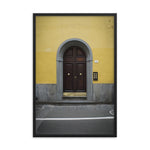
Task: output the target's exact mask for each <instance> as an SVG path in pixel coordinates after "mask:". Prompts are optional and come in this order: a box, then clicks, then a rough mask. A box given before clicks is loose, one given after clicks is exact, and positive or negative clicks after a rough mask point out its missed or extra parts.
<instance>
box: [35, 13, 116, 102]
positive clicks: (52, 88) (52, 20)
mask: <svg viewBox="0 0 150 150" xmlns="http://www.w3.org/2000/svg"><path fill="white" fill-rule="evenodd" d="M66 93H67V94H66ZM70 93H71V94H72V95H71V94H70ZM65 94H66V95H65ZM69 94H70V95H71V96H67V95H69ZM67 98H69V99H67ZM73 98H75V101H78V100H80V101H82V100H83V101H87V102H102V103H112V102H113V100H114V16H36V99H37V101H39V102H58V101H59V102H63V101H65V100H66V99H67V100H69V101H71V100H72V99H73Z"/></svg>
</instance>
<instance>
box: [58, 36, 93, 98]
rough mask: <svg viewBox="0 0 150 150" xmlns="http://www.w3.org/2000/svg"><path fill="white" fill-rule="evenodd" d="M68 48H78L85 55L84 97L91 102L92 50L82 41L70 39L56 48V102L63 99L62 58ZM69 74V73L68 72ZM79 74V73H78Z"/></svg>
mask: <svg viewBox="0 0 150 150" xmlns="http://www.w3.org/2000/svg"><path fill="white" fill-rule="evenodd" d="M70 47H78V48H79V49H80V50H81V51H82V52H83V53H84V54H85V64H86V67H85V68H86V72H85V76H86V77H85V78H86V83H85V86H86V88H85V89H86V93H87V94H86V95H87V100H93V81H92V71H93V69H92V67H93V65H92V62H93V55H92V50H91V48H90V46H89V45H88V44H87V43H86V42H85V41H83V40H81V39H77V38H72V39H68V40H66V41H64V42H63V43H62V44H61V45H60V46H59V48H58V51H57V56H56V61H57V94H56V95H57V100H62V97H63V89H64V88H63V85H64V83H63V82H64V81H63V77H64V76H63V72H64V70H63V64H64V63H63V61H64V60H63V57H64V54H65V52H67V50H68V49H69V48H70ZM68 73H69V72H68ZM79 73H80V72H79Z"/></svg>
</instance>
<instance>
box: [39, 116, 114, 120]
mask: <svg viewBox="0 0 150 150" xmlns="http://www.w3.org/2000/svg"><path fill="white" fill-rule="evenodd" d="M100 119H114V117H113V116H108V117H86V118H36V120H100Z"/></svg>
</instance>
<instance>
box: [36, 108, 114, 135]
mask: <svg viewBox="0 0 150 150" xmlns="http://www.w3.org/2000/svg"><path fill="white" fill-rule="evenodd" d="M41 108H42V107H41ZM110 109H112V107H110V106H95V107H94V106H86V107H85V106H84V107H82V106H78V107H68V106H64V107H62V106H60V107H50V106H45V107H43V108H42V109H40V110H38V113H37V114H38V115H37V117H36V135H39V136H40V135H41V136H44V135H45V136H46V135H47V136H48V135H49V136H57V135H62V136H63V135H64V136H78V135H79V136H84V135H85V136H86V135H89V136H90V135H91V136H92V135H97V136H98V135H100V136H113V135H114V116H113V115H111V114H110V113H109V110H110ZM41 114H42V115H41Z"/></svg>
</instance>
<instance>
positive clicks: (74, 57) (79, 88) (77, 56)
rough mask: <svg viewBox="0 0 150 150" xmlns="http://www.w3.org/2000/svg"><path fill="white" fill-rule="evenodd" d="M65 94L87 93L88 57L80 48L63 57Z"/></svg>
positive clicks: (69, 51) (75, 47)
mask: <svg viewBox="0 0 150 150" xmlns="http://www.w3.org/2000/svg"><path fill="white" fill-rule="evenodd" d="M63 92H86V55H85V53H84V51H83V50H82V49H81V48H80V47H78V46H71V47H69V48H68V49H67V50H66V51H65V53H64V56H63Z"/></svg>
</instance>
